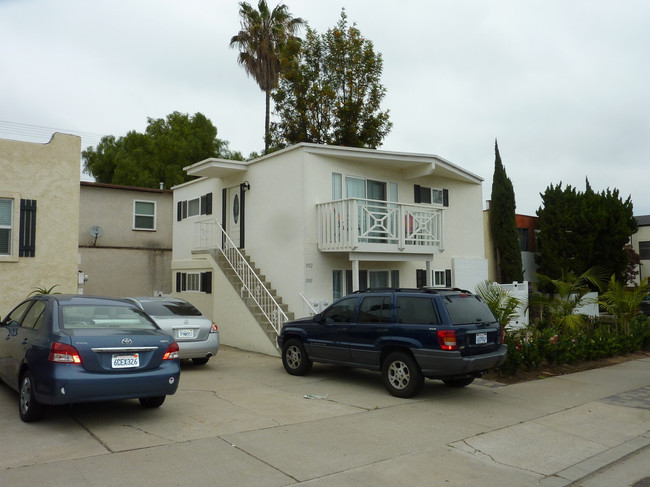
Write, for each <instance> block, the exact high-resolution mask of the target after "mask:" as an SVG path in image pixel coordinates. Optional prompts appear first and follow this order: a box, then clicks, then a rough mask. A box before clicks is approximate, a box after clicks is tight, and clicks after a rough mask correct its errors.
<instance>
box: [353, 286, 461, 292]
mask: <svg viewBox="0 0 650 487" xmlns="http://www.w3.org/2000/svg"><path fill="white" fill-rule="evenodd" d="M385 292H398V293H404V292H406V293H429V294H446V293H467V294H472V293H471V292H470V291H468V290H466V289H461V288H459V287H427V286H424V287H420V288H408V287H397V288H396V287H372V288H367V289H363V290H359V291H354V292H353V293H352V294H362V293H385Z"/></svg>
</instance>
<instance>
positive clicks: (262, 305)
mask: <svg viewBox="0 0 650 487" xmlns="http://www.w3.org/2000/svg"><path fill="white" fill-rule="evenodd" d="M222 241H223V242H224V243H225V244H224V245H221V242H222ZM195 243H196V245H197V248H199V249H217V250H219V252H220V253H221V255H223V256H224V258H225V259H226V261H227V262H228V264H229V265H230V266H231V267H232V268H233V270H234V271H235V273H236V275H237V277H238V278H239V280H240V281H241V284H242V289H241V290H242V297H245V295H247V296H248V297H250V298H251V299H252V300H253V301H254V302H255V304H256V305H257V306H258V308H259V309H260V311H261V312H262V314H263V315H264V317H265V318H266V319H267V320H268V322H269V323H270V324H271V326H272V327H273V329H274V330H275V332H276V333H278V334H279V333H280V330H281V329H282V325H283V324H284V323H285V322H286V321H288V317H287V315H286V314H285V312H284V310H283V309H282V308H281V307H280V305H279V304H278V302H277V301H276V300H275V298H274V297H273V295H272V294H271V293H270V292H269V290H268V289H267V288H266V286H265V285H264V283H263V282H262V280H261V279H260V278H259V277H258V276H257V274H256V273H255V271H254V270H253V268H252V267H251V266H250V264H249V263H248V261H247V260H246V259H245V258H244V256H243V254H242V253H241V252H240V251H239V249H238V248H237V246H236V245H235V243H234V242H233V241H232V240H231V239H230V237H229V236H228V234H227V233H226V232H225V231H224V229H223V228H222V227H221V225H220V224H219V222H218V221H217V220H208V221H203V222H197V223H196V226H195Z"/></svg>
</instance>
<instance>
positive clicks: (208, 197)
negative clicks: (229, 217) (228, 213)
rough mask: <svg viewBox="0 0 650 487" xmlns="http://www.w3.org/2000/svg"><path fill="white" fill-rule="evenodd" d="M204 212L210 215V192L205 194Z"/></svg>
mask: <svg viewBox="0 0 650 487" xmlns="http://www.w3.org/2000/svg"><path fill="white" fill-rule="evenodd" d="M205 214H206V215H212V193H208V194H206V195H205Z"/></svg>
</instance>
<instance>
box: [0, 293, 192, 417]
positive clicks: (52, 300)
mask: <svg viewBox="0 0 650 487" xmlns="http://www.w3.org/2000/svg"><path fill="white" fill-rule="evenodd" d="M0 378H2V380H3V381H4V382H5V383H7V384H8V385H9V386H10V387H12V388H13V389H15V390H16V391H17V392H18V393H19V400H18V410H19V412H20V417H21V419H22V420H23V421H26V422H29V421H36V420H38V419H40V418H41V417H42V416H43V413H44V411H45V406H46V405H60V404H73V403H83V402H91V401H112V400H119V399H134V398H137V399H139V401H140V404H141V405H142V406H144V407H146V408H155V407H158V406H160V405H162V403H163V402H164V401H165V397H166V396H168V395H170V394H174V393H175V392H176V389H177V388H178V381H179V379H180V360H179V357H178V344H177V343H176V342H175V341H174V339H173V338H172V337H171V336H169V335H168V334H167V333H165V332H164V331H162V330H161V329H160V328H159V327H158V326H157V325H156V323H155V322H154V321H153V320H152V319H151V318H150V317H149V316H147V314H146V313H144V312H143V311H142V310H141V309H140V308H138V307H137V306H135V305H134V304H132V303H127V302H125V301H122V300H118V299H111V298H102V297H93V296H83V295H64V294H48V295H38V296H34V297H31V298H29V299H27V300H26V301H23V302H22V303H21V304H19V305H18V306H17V307H16V308H15V309H14V310H13V311H11V312H10V313H9V314H8V315H7V316H6V317H5V318H4V319H3V320H2V321H0Z"/></svg>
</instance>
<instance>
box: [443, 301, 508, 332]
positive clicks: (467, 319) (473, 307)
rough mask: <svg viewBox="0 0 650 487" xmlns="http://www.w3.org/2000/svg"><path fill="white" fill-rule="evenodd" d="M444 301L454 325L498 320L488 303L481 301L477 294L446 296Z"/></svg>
mask: <svg viewBox="0 0 650 487" xmlns="http://www.w3.org/2000/svg"><path fill="white" fill-rule="evenodd" d="M443 302H444V303H445V306H446V307H447V311H448V312H449V316H450V317H451V323H452V324H453V325H468V324H472V323H494V322H495V321H497V319H496V318H495V317H494V315H493V314H492V311H490V308H489V307H488V305H487V304H485V303H484V302H483V301H480V300H479V299H478V298H477V297H476V296H471V295H465V296H461V295H457V296H445V298H444V299H443Z"/></svg>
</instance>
